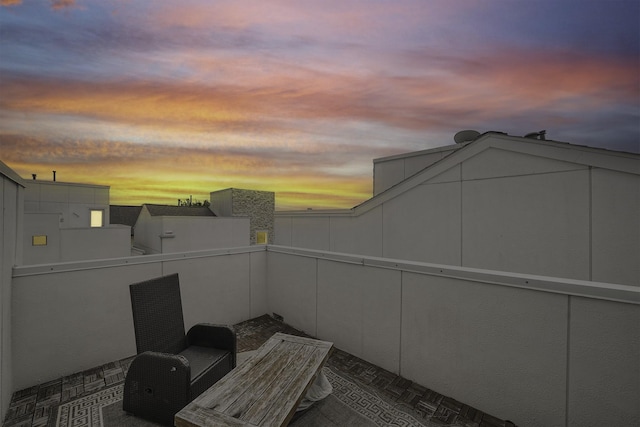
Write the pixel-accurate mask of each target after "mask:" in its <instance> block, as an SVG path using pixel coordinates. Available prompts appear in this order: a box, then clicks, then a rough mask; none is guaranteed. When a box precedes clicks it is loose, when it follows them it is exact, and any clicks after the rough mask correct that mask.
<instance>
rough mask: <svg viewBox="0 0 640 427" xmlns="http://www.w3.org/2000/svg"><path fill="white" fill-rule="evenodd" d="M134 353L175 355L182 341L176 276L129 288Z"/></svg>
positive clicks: (164, 277)
mask: <svg viewBox="0 0 640 427" xmlns="http://www.w3.org/2000/svg"><path fill="white" fill-rule="evenodd" d="M129 291H130V293H131V308H132V310H133V327H134V329H135V334H136V347H137V350H138V353H142V352H143V351H159V352H162V353H172V354H177V353H179V352H181V351H182V350H184V349H185V347H186V337H185V330H184V317H183V315H182V300H181V298H180V281H179V279H178V274H177V273H176V274H171V275H169V276H163V277H158V278H155V279H151V280H145V281H144V282H139V283H134V284H132V285H129Z"/></svg>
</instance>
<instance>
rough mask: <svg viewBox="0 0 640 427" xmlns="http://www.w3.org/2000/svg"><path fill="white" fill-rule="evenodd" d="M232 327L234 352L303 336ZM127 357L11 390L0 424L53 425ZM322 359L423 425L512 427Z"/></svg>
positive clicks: (268, 323) (349, 359)
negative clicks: (65, 406) (278, 336)
mask: <svg viewBox="0 0 640 427" xmlns="http://www.w3.org/2000/svg"><path fill="white" fill-rule="evenodd" d="M234 328H235V330H236V333H237V337H238V352H239V353H240V352H245V351H251V350H256V349H257V348H258V347H260V346H261V345H262V344H263V343H264V342H265V341H266V340H267V339H269V338H270V337H271V336H272V335H273V334H274V333H276V332H283V333H287V334H291V335H299V336H308V335H306V334H305V333H303V332H301V331H298V330H296V329H294V328H292V327H291V326H289V325H286V324H285V323H282V322H280V321H277V320H275V319H273V318H271V317H270V316H268V315H264V316H261V317H258V318H255V319H251V320H248V321H245V322H242V323H239V324H237V325H235V326H234ZM132 360H133V356H132V357H129V358H126V359H123V360H119V361H116V362H110V363H107V364H105V365H103V366H99V367H96V368H92V369H88V370H86V371H84V372H79V373H76V374H73V375H70V376H67V377H64V378H60V379H57V380H54V381H50V382H48V383H45V384H41V385H39V386H34V387H30V388H28V389H25V390H20V391H18V392H15V393H14V394H13V397H12V401H11V404H10V407H9V410H8V411H7V415H6V417H5V421H4V424H3V426H4V427H35V426H48V427H53V426H55V422H56V416H57V408H58V406H59V405H60V404H62V403H66V402H69V401H71V400H74V399H77V398H79V397H82V396H84V395H87V394H90V393H93V392H95V391H97V390H99V389H102V388H106V387H109V386H111V385H114V384H117V383H120V382H123V381H124V378H125V375H126V372H127V370H128V368H129V365H130V364H131V361H132ZM327 364H328V365H329V366H330V367H331V368H334V369H336V370H338V371H339V372H341V373H342V374H343V375H344V376H345V377H347V378H349V379H350V380H352V381H353V382H354V383H356V384H359V385H360V386H361V387H363V388H366V389H368V390H370V391H372V392H374V393H376V394H377V395H378V396H380V397H382V398H384V399H385V400H386V401H388V402H392V403H393V404H394V405H398V406H399V407H402V408H403V409H405V410H406V411H409V412H410V413H412V414H413V415H414V416H415V417H416V418H417V419H422V420H423V421H425V424H429V425H434V426H438V425H440V426H464V427H515V425H514V424H513V423H511V422H510V421H504V420H501V419H499V418H496V417H494V416H492V415H489V414H485V413H484V412H482V411H480V410H478V409H475V408H472V407H470V406H468V405H465V404H464V403H461V402H458V401H457V400H455V399H452V398H450V397H447V396H443V395H441V394H439V393H437V392H435V391H433V390H430V389H428V388H426V387H424V386H422V385H420V384H416V383H414V382H412V381H410V380H408V379H406V378H402V377H400V376H398V375H395V374H393V373H391V372H389V371H387V370H384V369H382V368H380V367H378V366H376V365H373V364H371V363H368V362H366V361H364V360H362V359H360V358H358V357H356V356H353V355H352V354H349V353H347V352H345V351H342V350H340V349H337V348H335V349H334V351H333V353H332V354H331V356H330V357H329V360H328V362H327ZM426 420H428V421H429V423H427V422H426Z"/></svg>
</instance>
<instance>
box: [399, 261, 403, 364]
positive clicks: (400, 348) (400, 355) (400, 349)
mask: <svg viewBox="0 0 640 427" xmlns="http://www.w3.org/2000/svg"><path fill="white" fill-rule="evenodd" d="M403 298H404V271H401V272H400V340H399V342H398V345H399V348H398V375H400V376H402V331H403V329H402V318H403V316H402V305H403V304H402V302H403Z"/></svg>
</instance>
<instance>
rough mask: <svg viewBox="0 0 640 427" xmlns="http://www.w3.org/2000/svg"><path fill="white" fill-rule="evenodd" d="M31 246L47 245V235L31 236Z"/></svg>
mask: <svg viewBox="0 0 640 427" xmlns="http://www.w3.org/2000/svg"><path fill="white" fill-rule="evenodd" d="M31 246H47V235H46V234H45V235H40V236H31Z"/></svg>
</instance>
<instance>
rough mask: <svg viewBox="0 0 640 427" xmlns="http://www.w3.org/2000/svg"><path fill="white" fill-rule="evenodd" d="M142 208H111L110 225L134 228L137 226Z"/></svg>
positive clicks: (118, 206) (112, 206) (117, 206)
mask: <svg viewBox="0 0 640 427" xmlns="http://www.w3.org/2000/svg"><path fill="white" fill-rule="evenodd" d="M141 210H142V206H120V205H111V206H109V223H110V224H121V225H128V226H130V227H133V226H134V225H136V221H137V220H138V215H140V211H141Z"/></svg>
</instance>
